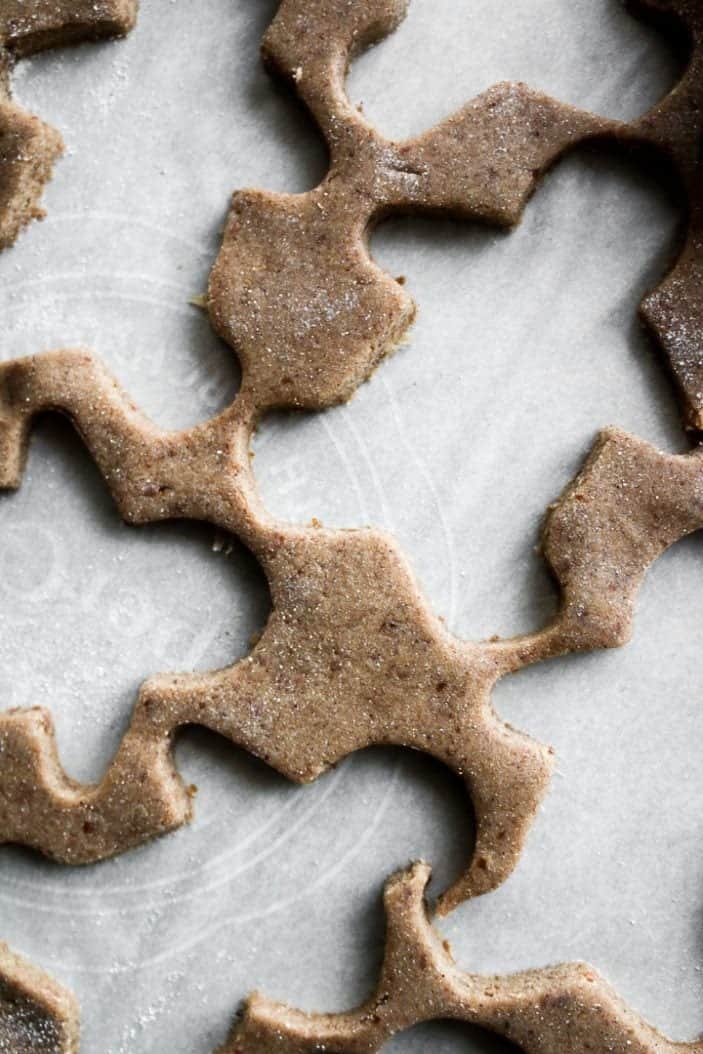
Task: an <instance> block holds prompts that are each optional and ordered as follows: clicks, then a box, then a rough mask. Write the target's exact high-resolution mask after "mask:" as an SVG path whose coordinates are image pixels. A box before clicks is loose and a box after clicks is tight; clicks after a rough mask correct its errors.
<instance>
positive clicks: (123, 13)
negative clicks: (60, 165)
mask: <svg viewBox="0 0 703 1054" xmlns="http://www.w3.org/2000/svg"><path fill="white" fill-rule="evenodd" d="M137 3H138V0H2V2H1V3H0V250H1V249H5V248H7V247H8V246H9V245H12V243H13V242H14V241H15V239H16V238H17V235H18V234H19V232H20V231H21V230H22V228H23V227H25V226H26V225H27V224H28V223H29V222H30V221H31V220H32V219H37V218H40V217H41V216H43V215H44V213H43V212H42V210H41V208H40V207H39V200H40V198H41V195H42V192H43V190H44V186H45V184H46V183H47V182H48V180H49V179H50V178H51V173H52V169H53V165H54V162H55V161H56V159H57V158H58V157H59V156H60V155H61V153H62V152H63V142H62V139H61V136H60V135H59V133H58V132H57V131H56V130H55V129H53V128H51V127H49V125H47V124H44V122H43V121H40V120H39V118H38V117H33V116H32V115H31V114H28V113H25V111H24V110H22V109H21V107H19V106H18V105H17V104H16V103H14V102H13V101H12V98H11V95H10V84H9V81H10V71H11V66H12V63H13V61H14V59H15V58H18V57H22V56H24V55H31V54H34V53H35V52H37V51H42V50H44V49H46V48H52V47H58V46H60V45H62V44H73V43H78V42H80V41H84V40H97V39H99V38H101V37H111V36H121V35H123V34H125V33H127V32H128V31H129V30H130V29H131V28H132V26H133V24H134V21H135V18H136V14H137Z"/></svg>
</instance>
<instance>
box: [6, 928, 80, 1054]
mask: <svg viewBox="0 0 703 1054" xmlns="http://www.w3.org/2000/svg"><path fill="white" fill-rule="evenodd" d="M78 1032H79V1012H78V1006H77V1004H76V1001H75V999H74V998H73V996H72V995H71V993H70V992H69V991H67V990H66V989H65V988H62V987H61V986H60V985H58V984H57V983H56V982H55V981H52V979H51V978H50V977H47V975H46V974H45V973H43V972H42V971H41V970H38V969H37V967H36V966H31V965H30V964H29V963H28V962H25V961H24V960H23V959H20V957H19V956H18V955H15V954H14V953H13V952H11V951H10V949H9V948H8V947H7V945H5V944H0V1054H78Z"/></svg>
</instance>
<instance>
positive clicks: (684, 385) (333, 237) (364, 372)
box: [209, 0, 703, 428]
mask: <svg viewBox="0 0 703 1054" xmlns="http://www.w3.org/2000/svg"><path fill="white" fill-rule="evenodd" d="M406 7H407V0H356V2H355V3H354V4H353V5H350V4H349V3H348V2H347V0H283V2H282V3H281V6H280V9H279V12H278V14H277V16H276V18H275V19H274V21H273V23H272V25H271V26H270V28H269V30H268V32H267V33H266V35H265V37H264V41H263V54H264V59H265V61H266V63H267V65H268V66H269V68H270V69H271V70H272V71H273V72H274V73H275V74H276V75H278V76H280V77H282V78H283V79H284V80H285V81H287V82H288V83H289V84H290V85H291V87H292V88H293V89H294V90H295V92H296V93H297V94H298V96H299V97H300V99H301V100H302V101H303V102H304V104H305V105H306V106H307V108H308V109H309V111H310V113H311V115H312V116H313V117H314V119H315V121H316V123H317V125H318V127H319V128H320V130H321V132H322V135H323V136H324V139H325V142H326V144H327V147H328V149H329V155H330V167H329V171H328V173H327V175H326V177H325V179H324V180H323V182H322V183H321V184H320V185H319V186H318V187H316V188H315V189H314V190H311V191H310V192H308V193H306V194H274V193H271V192H268V191H256V190H247V191H240V192H238V193H236V194H235V195H234V197H233V199H232V206H231V210H230V213H229V218H228V221H227V226H226V230H225V235H224V241H223V245H222V249H221V251H220V255H219V257H218V259H217V261H216V263H215V266H214V268H213V271H212V275H211V278H210V287H209V311H210V317H211V319H212V322H213V325H214V327H215V329H216V330H217V332H218V333H220V335H221V336H222V337H223V338H224V339H225V340H226V341H228V343H230V344H231V345H232V347H233V348H234V349H235V351H236V352H237V354H238V356H239V357H240V359H241V362H242V365H243V368H244V372H245V377H246V379H247V383H248V386H249V388H250V390H251V391H252V392H253V394H254V396H255V398H256V400H257V402H258V403H259V404H260V405H267V406H270V405H283V406H302V407H308V408H320V407H324V406H328V405H330V404H333V403H337V402H340V401H344V400H346V399H348V398H349V397H350V396H351V395H352V394H353V392H354V391H355V389H356V388H357V387H358V386H359V384H360V383H361V382H362V381H363V380H365V379H366V378H367V377H368V376H369V374H370V373H371V372H372V371H373V369H374V367H375V366H376V365H377V364H378V362H379V360H380V359H381V358H382V357H383V356H384V355H386V354H387V353H388V352H389V351H392V350H393V349H394V348H395V347H396V346H397V345H398V344H399V342H400V341H401V339H402V337H403V335H404V333H405V332H406V330H407V329H408V327H409V326H410V324H411V323H412V321H413V318H414V315H415V306H414V304H413V302H412V300H411V299H410V297H409V296H408V294H407V293H406V292H405V291H404V290H403V288H402V287H401V286H400V285H399V284H398V283H397V282H396V281H394V280H393V279H392V278H391V277H390V275H388V274H386V273H384V272H383V271H382V270H381V269H380V268H379V267H378V266H377V265H376V264H375V263H374V261H373V260H372V259H371V256H370V254H369V249H368V237H369V231H370V230H371V229H372V228H373V226H374V225H375V224H376V223H377V222H378V221H379V220H381V219H383V218H384V217H385V216H387V215H389V214H391V213H399V212H402V213H418V212H419V213H429V214H432V213H438V212H445V213H449V214H451V215H454V216H458V217H460V218H463V219H470V220H479V221H485V222H489V223H493V224H497V225H500V226H504V227H510V226H512V225H514V224H516V223H517V222H518V221H519V219H520V217H521V215H522V212H523V209H524V207H525V204H526V202H527V200H528V199H529V197H530V195H531V194H532V192H533V191H534V189H535V186H536V184H537V182H538V180H539V179H540V177H541V176H542V175H543V174H544V172H545V171H546V170H547V169H548V168H549V167H550V166H551V165H552V164H554V162H555V161H556V160H557V159H558V158H559V157H560V156H562V155H563V154H564V153H565V152H566V151H568V150H570V149H572V148H574V147H575V146H577V145H578V144H579V143H582V142H584V140H587V139H599V140H601V141H605V140H611V141H614V142H616V143H617V144H618V145H619V146H620V147H623V146H624V147H626V148H627V149H631V150H636V151H638V152H639V153H641V152H642V147H647V148H648V150H649V154H648V155H646V157H647V159H649V157H651V153H652V151H653V150H654V151H656V152H657V153H658V154H659V155H662V156H664V157H665V158H666V159H667V160H668V161H669V162H671V163H672V164H673V166H674V168H675V169H676V170H677V171H678V173H679V176H680V178H681V181H682V183H683V189H684V193H685V196H686V197H687V199H688V203H689V219H690V222H689V236H688V241H687V245H686V248H685V251H684V253H683V255H682V257H681V259H680V261H679V263H678V265H677V268H676V270H675V271H674V272H673V274H672V275H670V276H669V278H668V279H667V280H666V282H665V283H664V284H663V285H662V286H661V287H660V289H659V290H658V291H656V292H655V293H653V294H651V295H650V296H649V297H647V299H646V300H645V302H644V305H643V311H644V314H645V317H646V318H647V320H648V321H649V324H650V325H651V326H652V328H653V329H654V330H655V331H656V333H657V335H658V337H659V340H660V342H661V344H662V346H663V348H664V350H665V352H666V354H667V356H668V358H669V361H670V363H671V366H672V369H673V372H674V375H675V377H676V380H677V382H678V386H679V388H680V390H681V393H682V395H683V401H684V408H685V413H686V420H687V423H688V424H689V425H691V426H692V427H696V428H703V339H702V338H701V333H702V332H703V263H702V262H701V260H702V254H703V218H702V217H703V211H702V210H703V175H702V171H701V169H702V165H701V156H702V155H701V150H700V143H701V139H702V137H703V65H702V64H703V58H702V53H703V52H702V46H701V35H702V34H703V13H702V12H703V9H702V8H701V5H700V3H699V0H678V2H672V3H668V2H665V0H651V2H649V0H640V2H639V3H637V4H634V5H633V7H635V9H636V10H637V11H638V12H639V13H641V14H643V15H646V16H648V17H651V16H652V14H653V13H655V14H656V15H657V16H658V19H659V20H660V21H662V22H663V23H665V24H666V23H668V22H678V23H681V22H683V23H684V24H685V26H686V31H687V33H688V36H689V37H690V44H689V50H690V51H691V54H692V58H691V62H690V64H689V66H688V69H687V72H686V74H685V76H684V77H683V79H682V80H681V82H680V83H679V84H678V85H677V87H676V88H675V89H674V90H673V91H672V92H671V94H670V95H668V96H667V98H666V99H665V100H664V101H663V102H662V103H661V104H660V105H659V106H657V107H655V108H654V109H653V110H652V111H651V112H650V113H649V114H647V115H645V117H643V118H641V119H640V120H638V121H636V122H633V123H632V124H631V125H627V124H623V123H620V122H617V121H611V120H607V119H605V118H600V117H596V116H595V115H593V114H588V113H585V112H583V111H579V110H576V109H574V108H573V107H570V106H566V105H564V104H563V103H559V102H556V101H555V100H553V99H550V98H548V97H547V96H544V95H542V94H540V93H539V92H535V91H532V90H531V89H530V88H528V87H527V86H526V85H524V84H511V83H503V84H498V85H496V86H495V87H493V88H491V89H489V90H488V91H486V92H484V93H483V94H482V95H480V96H478V97H477V98H476V99H474V100H473V101H472V102H470V103H469V104H468V105H467V106H465V107H464V108H463V109H462V110H460V111H459V112H458V113H456V114H454V115H453V116H452V117H449V118H448V119H447V120H445V121H444V122H442V123H441V124H440V125H438V126H437V127H436V128H433V129H431V130H429V131H428V132H425V133H424V134H423V135H421V136H418V137H417V138H415V139H410V140H407V141H405V142H391V141H389V140H387V139H385V138H384V137H383V136H381V135H380V134H379V132H378V131H377V130H376V129H375V128H374V127H373V126H372V125H370V124H369V122H368V121H366V119H365V118H364V116H363V115H362V114H361V113H360V112H358V111H357V110H356V109H355V108H354V107H353V106H352V105H351V104H350V102H349V100H348V99H347V96H346V94H345V90H344V77H345V74H346V71H347V67H348V65H349V62H350V60H351V58H352V57H353V55H354V54H355V53H356V52H358V51H359V50H361V49H362V48H364V47H366V46H368V45H369V44H370V43H373V42H376V41H378V40H379V39H381V38H382V37H384V36H385V35H387V34H388V33H390V32H391V31H392V30H393V29H394V28H395V27H396V26H397V25H398V23H399V22H400V21H401V20H402V18H403V16H404V14H405V10H406ZM467 17H469V16H468V15H467Z"/></svg>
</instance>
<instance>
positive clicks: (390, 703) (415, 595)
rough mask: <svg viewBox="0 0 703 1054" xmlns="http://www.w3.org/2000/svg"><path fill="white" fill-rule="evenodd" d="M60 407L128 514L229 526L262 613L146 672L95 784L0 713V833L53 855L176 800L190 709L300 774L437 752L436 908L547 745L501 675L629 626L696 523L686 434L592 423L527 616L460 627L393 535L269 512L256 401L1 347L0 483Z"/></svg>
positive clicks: (151, 821) (198, 719)
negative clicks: (422, 587) (451, 864)
mask: <svg viewBox="0 0 703 1054" xmlns="http://www.w3.org/2000/svg"><path fill="white" fill-rule="evenodd" d="M49 409H54V410H60V411H61V412H63V413H65V414H66V415H67V416H68V417H70V418H71V420H72V421H73V423H74V425H75V426H76V429H77V431H78V432H79V434H80V435H81V436H82V437H83V439H84V441H85V443H86V444H87V446H88V448H89V449H90V451H91V453H92V455H93V457H94V458H95V460H96V462H97V464H98V466H99V468H100V471H101V472H102V474H103V476H104V478H105V480H106V482H107V484H108V486H109V487H110V490H111V492H112V494H113V496H114V498H115V501H116V503H117V506H118V508H119V510H120V513H121V514H122V516H123V517H124V519H125V520H126V521H127V522H129V523H134V524H140V523H153V522H157V521H160V520H165V519H181V518H191V519H196V520H204V521H207V522H209V523H212V524H214V525H215V526H217V527H218V528H220V529H221V530H223V531H226V532H231V533H233V534H235V535H237V536H238V537H239V538H240V539H241V541H242V542H243V543H244V544H245V545H247V546H248V547H249V548H250V550H251V551H252V552H253V553H254V555H255V556H256V557H257V558H258V560H259V561H260V563H261V566H262V567H263V569H264V572H265V574H266V576H267V579H268V582H269V586H270V589H271V595H272V599H273V611H272V613H271V616H270V618H269V621H268V623H267V625H266V627H265V629H264V632H263V634H262V636H261V638H260V640H259V641H258V643H257V644H256V646H255V647H254V648H253V650H252V652H251V654H250V655H249V656H248V657H247V658H245V659H244V660H242V661H240V662H238V663H236V664H235V665H234V666H231V667H229V668H227V669H224V670H219V671H215V672H213V673H206V674H198V675H182V676H162V677H155V678H153V679H151V680H149V681H147V682H146V684H145V685H144V686H143V688H142V690H141V692H140V695H139V699H138V702H137V705H136V708H135V711H134V715H133V719H132V723H131V726H130V728H129V730H128V732H127V734H126V736H125V738H124V740H123V743H122V745H121V747H120V749H119V751H118V753H117V755H116V757H115V759H114V761H113V763H112V765H111V766H110V768H109V769H108V771H107V773H106V775H105V778H104V779H103V780H102V782H101V783H100V784H99V785H97V786H83V785H81V784H77V783H75V782H73V781H72V780H70V779H68V777H67V776H66V775H65V773H64V772H63V769H62V768H61V765H60V763H59V760H58V757H57V752H56V744H55V739H54V733H53V729H52V725H51V719H50V716H49V714H48V713H47V712H46V711H45V710H43V709H41V708H34V709H30V710H20V711H10V712H6V713H5V714H3V715H2V716H0V751H2V755H3V766H2V769H0V841H6V842H20V843H23V844H26V845H31V846H35V847H36V848H38V849H40V850H42V851H43V852H45V853H46V854H48V855H50V856H52V857H54V858H56V859H58V860H62V861H66V862H68V863H87V862H89V861H93V860H98V859H101V858H103V857H106V856H109V855H111V854H114V853H119V852H122V851H123V850H125V849H128V848H129V847H130V846H134V845H137V844H139V843H140V842H143V841H144V840H146V839H147V838H150V837H153V836H154V835H157V834H160V833H162V832H165V831H168V830H171V829H173V828H175V827H177V826H179V825H180V824H182V823H184V822H185V821H187V820H188V818H189V817H190V814H191V799H190V796H189V793H188V791H187V789H186V787H185V786H184V784H183V782H182V780H181V778H180V777H179V775H178V773H177V772H176V770H175V767H174V762H173V757H172V745H173V738H174V735H175V733H176V731H177V730H178V728H180V727H181V726H183V725H187V724H199V725H203V726H205V727H207V728H210V729H212V730H214V731H216V732H219V733H220V734H221V735H223V736H226V737H227V738H229V739H231V740H232V741H233V742H234V743H236V744H237V745H239V746H241V747H244V748H245V749H246V750H248V751H250V752H251V753H253V754H255V755H257V756H258V757H260V758H262V759H263V760H264V761H266V762H267V763H268V764H270V765H272V766H273V767H274V768H276V769H277V770H278V771H279V772H281V773H283V774H284V775H286V776H288V777H289V778H290V779H292V780H295V781H297V782H300V783H307V782H309V781H311V780H314V779H315V778H316V777H317V776H319V775H320V774H321V773H322V772H324V771H325V770H327V769H328V768H329V767H330V766H331V765H334V764H335V763H336V762H338V761H339V760H340V759H341V758H343V757H345V756H346V755H348V754H350V753H352V752H354V751H356V750H360V749H363V748H364V747H368V746H371V745H372V744H395V745H399V746H405V747H410V748H413V749H417V750H422V751H425V752H427V753H429V754H432V755H433V756H434V757H436V758H439V759H440V760H441V761H443V762H444V763H445V764H446V765H448V766H449V767H450V768H451V769H452V770H453V771H454V772H456V773H457V774H458V775H459V776H460V777H461V778H462V779H463V780H464V782H465V785H466V788H467V791H468V793H469V795H470V797H471V799H472V802H473V806H474V812H475V816H476V826H477V834H476V844H475V847H474V851H473V855H472V857H471V863H470V865H469V866H468V868H467V870H466V871H465V873H464V874H463V875H462V876H461V877H460V878H459V880H458V881H457V882H456V883H455V884H454V886H452V888H451V889H449V890H447V892H446V893H445V894H444V896H443V897H442V898H441V900H440V903H439V910H440V911H449V910H451V909H452V908H453V907H454V906H456V904H458V903H459V902H460V901H462V900H464V899H465V898H467V897H470V896H475V895H476V894H479V893H485V892H486V891H487V890H490V889H492V888H494V887H495V886H497V885H499V884H500V883H501V882H502V881H504V879H505V878H507V876H508V875H509V874H510V872H511V871H512V870H513V868H514V867H515V865H516V863H517V861H518V858H519V855H520V852H521V850H522V846H523V843H524V840H525V837H526V835H527V832H528V830H529V827H530V824H531V823H532V820H533V817H534V814H535V811H536V809H537V807H538V805H539V802H540V800H541V798H542V795H543V793H544V791H545V788H546V786H547V783H548V780H549V775H550V771H551V767H552V758H551V752H550V751H549V750H548V748H546V747H544V746H541V745H539V744H538V743H536V742H534V741H533V740H531V739H530V738H528V737H527V736H525V735H523V734H522V733H520V732H518V731H516V730H515V729H513V728H511V727H510V726H508V725H507V724H505V723H504V722H503V721H501V720H500V719H499V718H498V717H497V715H496V714H495V712H494V711H493V709H492V707H491V704H490V697H491V689H492V687H493V685H494V684H495V682H496V681H497V680H498V679H499V678H500V677H502V676H504V675H506V674H508V673H510V672H512V671H516V670H519V669H521V668H523V667H525V666H528V665H530V664H532V663H534V662H539V661H541V660H543V659H547V658H550V657H551V656H555V655H562V654H564V653H566V652H569V651H575V650H583V649H593V648H599V647H613V646H617V645H619V644H622V643H623V642H624V641H626V640H627V639H628V637H629V634H630V629H631V622H632V616H633V607H634V599H635V596H636V592H637V589H638V587H639V584H640V582H641V580H642V577H643V575H644V573H645V571H646V569H647V567H648V566H649V564H650V563H651V562H652V561H653V560H654V559H656V557H657V556H658V555H659V554H660V553H661V552H662V551H663V550H664V549H665V548H666V547H667V546H669V545H671V544H672V543H673V542H675V541H676V540H677V539H679V538H681V537H682V536H684V535H685V534H688V533H689V532H691V531H694V530H696V529H698V528H700V527H702V526H703V504H702V503H701V498H700V495H701V492H702V488H701V483H702V481H703V454H701V453H700V452H699V453H693V454H690V455H687V456H674V455H667V454H660V453H658V452H657V451H655V450H654V449H653V448H652V447H650V446H649V445H648V444H646V443H644V442H642V441H640V440H637V439H634V438H632V437H630V436H628V435H626V434H625V433H622V432H618V431H610V432H606V433H604V434H603V435H602V436H601V438H600V440H599V441H598V443H597V444H596V447H595V449H594V451H593V453H592V454H591V457H590V459H589V460H588V462H587V464H586V466H585V467H584V469H583V471H582V472H581V473H580V475H579V476H578V478H577V480H576V481H575V483H574V484H573V485H572V486H571V487H570V488H569V489H568V490H567V492H566V494H565V495H564V497H563V498H562V499H561V500H560V501H559V502H558V503H557V505H556V506H555V507H554V508H553V509H552V510H551V512H550V514H549V516H548V518H547V521H546V525H545V530H544V554H545V557H546V559H547V560H548V562H549V564H550V566H551V567H552V569H553V570H554V574H555V576H556V578H557V580H558V582H559V584H560V586H561V591H562V600H561V606H560V610H559V612H558V614H557V616H556V618H555V619H554V621H553V622H552V623H551V624H550V625H548V626H546V627H545V628H544V629H542V630H541V631H539V632H537V633H534V634H530V635H526V636H523V637H518V638H516V639H514V640H506V641H499V640H498V641H488V642H483V643H473V642H467V641H462V640H459V639H457V638H456V637H454V636H452V635H451V634H450V633H449V632H448V631H447V629H446V627H445V626H444V624H443V623H442V622H441V621H440V620H439V619H438V618H436V617H435V615H434V614H433V613H432V612H431V610H430V609H429V606H428V604H427V602H426V601H425V599H424V598H423V596H422V594H421V593H420V591H419V589H418V586H417V583H416V582H415V580H414V577H413V575H412V572H411V570H410V568H409V567H408V565H407V563H406V561H405V560H404V558H403V556H402V555H401V553H400V552H399V550H398V547H397V545H396V543H395V542H394V540H393V539H392V538H390V537H389V536H388V535H386V534H384V533H382V532H380V531H376V530H347V531H345V530H327V529H325V528H321V527H309V528H305V527H299V526H293V525H289V524H286V523H282V522H279V521H276V520H274V519H272V518H271V517H270V516H269V515H268V513H267V512H266V510H265V509H264V508H263V506H262V504H261V501H260V499H259V497H258V493H257V489H256V485H255V481H254V477H253V473H252V470H251V465H250V456H249V446H250V440H251V435H252V431H253V429H254V427H255V425H256V421H257V419H258V413H259V411H258V409H257V405H256V403H255V401H254V399H253V397H252V396H251V395H250V394H248V393H247V391H246V390H244V391H243V392H241V393H240V395H239V396H238V397H237V399H236V400H235V402H234V403H233V404H232V406H230V407H229V408H228V409H227V410H225V411H224V412H223V413H222V414H221V415H220V416H219V417H217V418H214V419H213V420H211V421H209V422H206V423H204V424H201V425H198V426H197V427H195V428H193V429H190V430H189V431H186V432H179V433H171V432H162V431H160V430H159V429H157V428H156V427H155V426H154V425H153V424H152V423H151V422H150V421H148V420H147V419H146V418H144V417H143V416H142V415H141V414H140V412H139V411H138V410H137V409H136V407H135V406H134V405H133V404H132V402H131V401H130V400H129V398H128V397H127V396H126V395H125V394H124V393H123V392H122V391H121V389H120V388H119V387H118V385H117V384H116V382H115V381H114V379H113V378H112V377H111V376H110V375H109V374H108V373H107V371H106V370H105V368H104V367H103V366H102V365H101V364H100V362H99V361H98V360H97V359H95V358H94V357H93V356H91V355H90V354H89V353H87V352H82V351H74V352H72V351H64V352H57V353H53V354H46V355H40V356H36V357H33V358H28V359H21V360H15V361H14V362H10V363H6V364H4V365H2V366H0V485H1V486H4V487H14V486H18V485H19V482H20V478H21V472H22V466H23V462H24V457H25V453H26V447H27V443H28V440H29V435H30V430H31V424H32V420H33V418H34V417H35V415H37V414H40V413H42V412H43V411H45V410H49Z"/></svg>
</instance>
